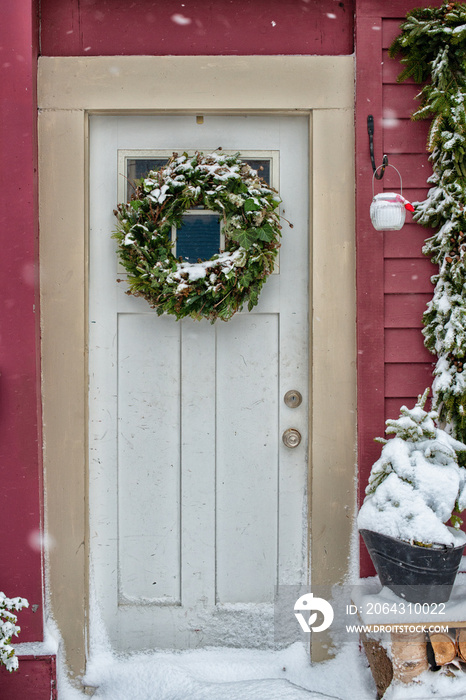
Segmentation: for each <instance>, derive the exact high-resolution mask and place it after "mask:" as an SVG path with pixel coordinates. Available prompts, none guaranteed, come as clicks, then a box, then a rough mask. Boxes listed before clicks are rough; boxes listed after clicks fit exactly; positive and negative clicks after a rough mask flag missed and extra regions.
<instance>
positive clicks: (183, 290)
mask: <svg viewBox="0 0 466 700" xmlns="http://www.w3.org/2000/svg"><path fill="white" fill-rule="evenodd" d="M280 201H281V200H280V198H279V196H278V193H277V191H276V190H275V189H274V188H273V187H270V186H269V185H268V184H267V183H266V182H265V181H264V180H263V179H262V178H261V177H260V176H259V175H258V173H257V171H256V170H253V169H252V168H251V167H250V166H249V165H248V164H247V163H245V162H243V161H242V160H241V158H240V156H239V153H236V154H234V155H226V154H223V153H221V152H219V153H217V152H214V153H210V154H208V155H204V154H202V153H197V152H196V153H195V155H194V156H189V155H188V154H187V153H183V155H178V154H177V153H173V155H172V156H171V157H170V158H169V160H168V162H167V164H166V165H164V166H163V167H162V168H160V169H159V170H154V171H151V172H149V173H148V175H147V177H145V178H143V179H142V180H138V181H137V182H136V189H135V192H134V193H133V195H132V198H131V201H130V202H128V203H126V204H120V205H118V209H117V210H116V211H115V212H114V213H115V216H116V217H117V219H118V224H117V229H116V231H115V232H114V233H113V237H114V238H116V240H117V241H118V255H119V257H120V260H121V263H122V265H123V267H124V268H125V270H126V271H127V272H128V284H129V290H128V291H127V294H133V295H134V296H140V297H144V298H145V299H146V300H147V301H148V302H149V304H150V305H151V307H152V308H154V309H155V310H156V311H157V314H158V315H161V314H164V313H166V314H173V315H174V316H176V318H177V320H179V319H181V318H184V317H185V316H191V317H192V318H195V319H198V320H199V319H201V318H207V319H209V321H211V322H212V323H213V322H214V321H215V320H216V319H217V318H220V319H221V320H223V321H227V320H228V319H230V318H231V317H232V316H233V314H235V313H236V312H237V311H240V310H241V309H242V307H243V305H244V304H245V303H246V302H247V307H248V310H249V311H250V310H251V309H252V308H253V307H254V306H255V305H256V304H257V302H258V298H259V293H260V291H261V288H262V286H263V284H264V282H265V281H266V279H267V277H268V275H270V274H271V272H272V271H273V269H274V263H275V258H276V256H277V252H278V248H279V247H280V242H279V239H280V235H281V233H280V230H281V226H280V222H279V215H278V211H277V208H278V205H279V204H280ZM194 207H201V208H204V209H208V210H210V211H213V212H218V214H219V220H220V221H221V222H222V234H223V235H224V238H225V246H224V248H225V249H224V250H223V251H220V252H219V253H217V254H215V255H213V256H212V257H211V258H210V259H209V260H199V261H198V262H196V263H191V262H187V261H183V260H182V258H176V257H175V256H174V254H173V245H174V242H173V240H172V230H173V227H175V228H176V229H178V228H179V227H180V226H181V225H182V219H183V215H184V214H185V213H186V212H187V211H188V210H189V209H192V208H194Z"/></svg>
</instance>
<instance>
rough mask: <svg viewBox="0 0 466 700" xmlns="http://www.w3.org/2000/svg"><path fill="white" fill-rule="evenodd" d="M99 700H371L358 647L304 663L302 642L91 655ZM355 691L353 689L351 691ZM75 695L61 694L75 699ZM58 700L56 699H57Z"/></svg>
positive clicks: (369, 683)
mask: <svg viewBox="0 0 466 700" xmlns="http://www.w3.org/2000/svg"><path fill="white" fill-rule="evenodd" d="M85 681H86V683H88V684H89V685H96V686H98V689H97V690H96V693H95V695H94V698H96V700H97V698H98V699H99V700H129V698H131V700H187V699H188V698H189V700H219V699H220V698H221V699H222V700H305V699H307V700H325V698H329V699H330V698H331V699H334V698H337V699H338V700H356V698H357V700H374V697H375V686H374V683H373V680H372V676H371V674H370V671H369V670H368V668H367V664H366V663H365V660H364V658H362V657H361V655H360V652H359V648H358V644H357V643H354V642H353V643H352V644H351V645H347V647H346V648H345V649H344V650H342V652H341V654H340V655H339V656H338V658H336V659H333V660H331V661H329V662H326V663H323V664H314V665H313V666H311V665H310V662H309V655H308V651H307V649H306V647H305V646H304V644H302V643H300V642H297V643H295V644H293V645H292V646H291V647H289V648H287V649H284V650H281V651H258V650H247V649H226V648H221V649H214V648H210V649H199V650H190V651H184V652H163V651H160V652H154V653H147V654H137V655H133V656H131V657H126V658H125V657H118V656H116V655H114V654H113V653H111V652H110V653H107V654H105V653H104V654H102V655H97V656H96V657H95V658H94V659H93V660H92V661H91V663H90V665H89V668H88V672H87V674H86V678H85ZM356 689H357V690H356ZM78 697H79V696H78V695H75V694H73V695H71V694H70V695H69V698H68V697H67V696H66V695H64V700H75V698H76V699H77V698H78ZM60 700H61V699H60Z"/></svg>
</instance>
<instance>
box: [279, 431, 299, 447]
mask: <svg viewBox="0 0 466 700" xmlns="http://www.w3.org/2000/svg"><path fill="white" fill-rule="evenodd" d="M282 440H283V443H284V445H286V447H298V445H299V443H300V442H301V433H300V432H299V430H296V428H288V430H285V432H284V433H283V435H282Z"/></svg>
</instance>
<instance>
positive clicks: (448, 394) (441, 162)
mask: <svg viewBox="0 0 466 700" xmlns="http://www.w3.org/2000/svg"><path fill="white" fill-rule="evenodd" d="M401 30H402V31H401V34H400V35H399V36H398V37H397V38H396V39H395V41H394V42H393V44H392V46H391V47H390V56H392V57H395V56H397V55H399V54H401V55H402V59H401V62H402V63H403V64H404V66H405V68H404V70H403V72H402V73H401V75H400V76H399V78H398V80H399V81H403V80H405V79H407V78H408V77H412V78H413V79H414V80H415V81H416V82H419V83H421V82H425V85H424V87H423V88H422V90H421V92H420V93H419V95H418V99H420V100H421V105H420V107H419V109H417V110H416V111H415V112H414V114H413V115H412V118H413V119H425V118H431V119H432V124H431V128H430V131H429V138H428V142H427V148H428V150H429V151H430V153H431V155H430V160H431V162H432V167H433V175H432V176H431V177H430V178H429V180H428V182H429V183H430V184H431V185H432V188H431V189H430V190H429V193H428V196H427V199H426V200H425V201H424V202H421V203H417V204H416V205H415V215H414V219H415V221H417V222H419V223H420V224H422V225H424V226H428V227H430V228H433V229H438V231H437V232H436V233H435V234H434V235H433V236H432V237H431V238H428V239H427V240H426V243H425V246H424V248H423V252H424V253H425V255H427V256H429V257H430V258H431V260H432V262H434V263H435V264H437V265H438V266H439V272H438V274H437V275H435V276H434V277H433V278H432V281H433V283H434V284H435V290H434V296H433V298H432V300H431V301H430V302H429V304H428V307H427V310H426V312H425V314H424V319H423V320H424V325H425V328H424V330H423V333H424V336H425V345H426V346H427V347H428V348H429V350H430V351H431V352H432V353H434V354H435V355H437V358H438V359H437V364H436V367H435V371H434V375H435V378H434V382H433V386H432V388H433V403H434V406H435V408H436V410H437V411H438V413H439V416H440V420H441V421H442V422H443V423H444V424H445V425H446V427H447V429H448V430H449V431H450V432H451V433H452V434H453V435H455V436H456V437H457V438H458V439H459V440H461V441H462V442H464V441H466V212H465V210H464V207H465V203H466V108H465V99H466V4H463V3H452V2H445V3H443V5H441V6H440V7H427V8H419V9H415V10H412V11H411V12H409V13H408V14H407V16H406V21H405V22H404V23H403V24H402V25H401Z"/></svg>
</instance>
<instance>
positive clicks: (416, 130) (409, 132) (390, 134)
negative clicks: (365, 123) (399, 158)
mask: <svg viewBox="0 0 466 700" xmlns="http://www.w3.org/2000/svg"><path fill="white" fill-rule="evenodd" d="M384 110H385V107H384ZM429 126H430V123H429V122H427V121H419V122H413V121H411V119H399V118H397V117H396V118H395V117H393V118H390V119H384V121H383V127H384V132H383V150H384V151H385V153H422V154H423V156H424V157H425V152H426V142H427V135H428V132H429Z"/></svg>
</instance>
